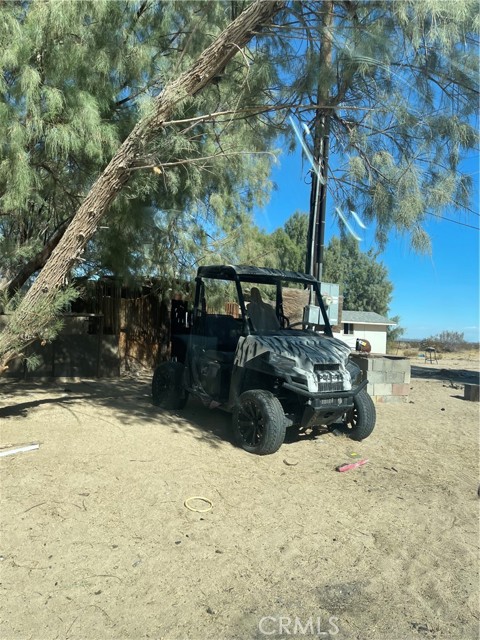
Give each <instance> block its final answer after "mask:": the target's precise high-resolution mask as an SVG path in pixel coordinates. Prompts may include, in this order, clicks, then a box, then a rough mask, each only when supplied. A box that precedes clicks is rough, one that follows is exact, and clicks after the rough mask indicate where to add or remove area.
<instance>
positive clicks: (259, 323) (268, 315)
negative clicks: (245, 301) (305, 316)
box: [247, 287, 280, 331]
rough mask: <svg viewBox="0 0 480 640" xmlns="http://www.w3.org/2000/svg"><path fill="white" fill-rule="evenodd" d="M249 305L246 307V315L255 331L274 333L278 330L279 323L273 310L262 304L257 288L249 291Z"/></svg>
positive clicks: (266, 304) (269, 306)
mask: <svg viewBox="0 0 480 640" xmlns="http://www.w3.org/2000/svg"><path fill="white" fill-rule="evenodd" d="M250 300H251V301H250V304H249V305H248V307H247V311H248V315H249V316H250V319H251V321H252V322H253V325H254V327H255V329H256V330H257V331H275V330H276V329H280V322H279V320H278V318H277V314H276V313H275V309H274V308H273V307H272V306H271V305H269V304H268V303H266V302H263V300H262V296H261V294H260V291H259V290H258V289H257V287H252V289H251V290H250Z"/></svg>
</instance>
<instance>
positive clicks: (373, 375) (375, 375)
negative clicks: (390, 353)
mask: <svg viewBox="0 0 480 640" xmlns="http://www.w3.org/2000/svg"><path fill="white" fill-rule="evenodd" d="M386 375H387V372H386V371H368V372H367V380H368V382H369V383H372V384H374V383H375V382H377V383H378V382H393V380H386ZM395 382H396V380H395ZM400 382H403V379H402V380H400Z"/></svg>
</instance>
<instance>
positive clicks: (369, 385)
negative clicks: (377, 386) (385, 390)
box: [367, 384, 373, 397]
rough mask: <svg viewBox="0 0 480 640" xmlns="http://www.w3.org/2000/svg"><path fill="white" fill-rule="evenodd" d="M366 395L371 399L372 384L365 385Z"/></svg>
mask: <svg viewBox="0 0 480 640" xmlns="http://www.w3.org/2000/svg"><path fill="white" fill-rule="evenodd" d="M367 393H368V395H369V396H372V397H373V384H367Z"/></svg>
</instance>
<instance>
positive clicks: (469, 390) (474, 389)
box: [463, 384, 480, 402]
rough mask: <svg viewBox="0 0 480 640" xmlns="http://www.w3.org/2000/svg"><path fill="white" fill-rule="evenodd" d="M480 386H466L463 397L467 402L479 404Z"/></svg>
mask: <svg viewBox="0 0 480 640" xmlns="http://www.w3.org/2000/svg"><path fill="white" fill-rule="evenodd" d="M479 392H480V386H479V385H478V384H466V385H465V389H464V390H463V397H464V398H465V400H470V401H471V402H479V400H480V393H479Z"/></svg>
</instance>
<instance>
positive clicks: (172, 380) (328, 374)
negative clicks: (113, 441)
mask: <svg viewBox="0 0 480 640" xmlns="http://www.w3.org/2000/svg"><path fill="white" fill-rule="evenodd" d="M299 285H300V287H303V288H308V289H310V291H311V294H312V295H311V298H312V300H313V302H314V304H313V305H311V306H309V307H307V311H306V313H305V314H304V316H303V318H304V321H302V322H298V323H295V324H290V323H289V320H288V318H287V317H286V316H285V315H284V312H283V294H282V291H283V290H284V289H283V287H285V286H289V287H295V286H296V287H297V288H298V286H299ZM234 296H235V298H236V299H237V300H238V303H237V302H235V303H233V304H232V303H231V304H227V305H226V304H225V303H227V302H228V301H230V300H232V299H233V298H234ZM262 297H263V298H264V299H265V300H271V301H272V303H271V304H269V303H268V302H264V301H263V300H262ZM225 308H227V312H224V313H213V312H212V310H215V309H217V310H218V309H222V310H223V309H225ZM228 312H229V313H228ZM315 314H316V322H315V324H316V325H317V326H318V325H322V327H323V329H322V333H319V332H317V331H313V330H310V329H307V328H305V327H306V326H307V324H306V321H308V320H309V319H311V317H312V315H313V317H315ZM190 325H191V326H190V330H189V334H188V335H184V336H181V337H182V338H183V340H184V341H185V348H183V349H180V351H179V352H181V354H182V355H181V357H180V359H181V360H183V361H179V360H177V361H171V362H164V363H162V364H160V365H159V366H158V367H157V369H156V370H155V373H154V376H153V382H152V395H153V401H154V403H155V404H156V405H158V406H159V407H162V408H164V409H181V408H182V407H183V406H184V405H185V402H186V400H187V397H188V394H192V395H195V396H197V397H199V398H200V399H201V400H202V401H203V402H204V404H206V405H207V406H209V407H210V408H215V407H220V408H222V409H225V410H227V411H229V412H231V413H232V414H233V430H234V433H235V438H236V440H237V442H238V444H239V445H240V446H241V447H243V448H244V449H245V450H246V451H249V452H251V453H257V454H269V453H274V452H275V451H277V450H278V448H279V447H280V446H281V444H282V443H283V441H284V438H285V432H286V429H287V428H288V427H292V426H297V427H301V428H304V429H307V428H309V427H317V426H321V425H332V424H333V423H340V424H338V425H336V426H338V427H339V428H340V429H342V430H344V431H345V432H346V433H348V435H349V436H350V437H351V438H353V439H354V440H363V439H364V438H366V437H367V436H369V435H370V434H371V432H372V430H373V428H374V426H375V407H374V404H373V402H372V399H371V398H370V396H369V395H368V394H367V391H366V388H365V387H366V385H367V381H366V380H363V381H362V373H361V371H360V369H359V367H357V365H356V364H355V363H354V362H352V361H351V360H350V358H349V356H350V348H349V347H348V346H347V345H346V344H344V343H343V342H341V341H340V340H338V339H336V338H334V337H333V335H332V329H331V326H330V322H329V320H328V316H327V313H326V309H325V305H324V302H323V300H322V295H321V291H320V283H319V282H318V281H317V280H315V278H313V277H312V276H308V275H305V274H302V273H296V272H292V271H280V270H276V269H267V268H259V267H250V266H230V265H225V266H205V267H200V268H199V269H198V273H197V278H196V290H195V305H194V309H193V317H192V319H191V322H190ZM177 340H178V336H177Z"/></svg>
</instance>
